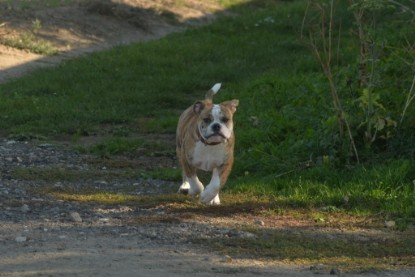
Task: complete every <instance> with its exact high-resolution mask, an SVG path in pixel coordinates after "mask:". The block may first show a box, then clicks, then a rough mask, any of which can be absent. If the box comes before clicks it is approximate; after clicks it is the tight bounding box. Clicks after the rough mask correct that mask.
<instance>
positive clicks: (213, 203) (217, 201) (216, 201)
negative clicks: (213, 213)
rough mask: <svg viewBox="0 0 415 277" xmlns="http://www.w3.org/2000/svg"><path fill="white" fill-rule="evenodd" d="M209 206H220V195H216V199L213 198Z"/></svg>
mask: <svg viewBox="0 0 415 277" xmlns="http://www.w3.org/2000/svg"><path fill="white" fill-rule="evenodd" d="M209 205H220V199H219V194H216V196H215V198H213V199H212V200H211V201H210V202H209Z"/></svg>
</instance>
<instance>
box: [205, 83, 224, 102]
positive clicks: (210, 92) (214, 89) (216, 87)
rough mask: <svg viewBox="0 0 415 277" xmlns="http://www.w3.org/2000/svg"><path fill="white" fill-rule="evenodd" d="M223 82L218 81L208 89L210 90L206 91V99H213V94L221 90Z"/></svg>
mask: <svg viewBox="0 0 415 277" xmlns="http://www.w3.org/2000/svg"><path fill="white" fill-rule="evenodd" d="M221 85H222V84H221V83H217V84H215V85H214V86H213V87H212V88H211V89H210V90H208V92H207V93H206V97H205V98H206V99H209V100H212V98H213V95H215V94H216V93H217V92H218V91H219V90H220V86H221Z"/></svg>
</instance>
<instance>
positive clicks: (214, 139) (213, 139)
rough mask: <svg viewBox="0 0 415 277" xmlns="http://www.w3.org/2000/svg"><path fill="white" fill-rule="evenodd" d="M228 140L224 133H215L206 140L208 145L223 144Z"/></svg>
mask: <svg viewBox="0 0 415 277" xmlns="http://www.w3.org/2000/svg"><path fill="white" fill-rule="evenodd" d="M226 139H227V138H226V137H225V136H224V135H223V134H222V133H213V134H211V135H210V136H208V137H207V138H206V142H207V143H221V142H223V141H225V140H226Z"/></svg>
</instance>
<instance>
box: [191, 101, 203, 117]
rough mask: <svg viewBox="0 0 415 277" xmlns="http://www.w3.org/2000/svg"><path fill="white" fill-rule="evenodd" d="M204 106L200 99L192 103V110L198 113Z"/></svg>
mask: <svg viewBox="0 0 415 277" xmlns="http://www.w3.org/2000/svg"><path fill="white" fill-rule="evenodd" d="M204 108H205V104H203V102H201V101H197V102H196V103H194V104H193V111H194V112H195V113H197V114H199V113H200V112H201V111H202V110H203V109H204Z"/></svg>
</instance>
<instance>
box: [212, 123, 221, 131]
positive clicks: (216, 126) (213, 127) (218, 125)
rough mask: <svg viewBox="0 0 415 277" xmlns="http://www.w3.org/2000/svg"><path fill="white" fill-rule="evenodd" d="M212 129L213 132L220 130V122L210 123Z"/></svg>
mask: <svg viewBox="0 0 415 277" xmlns="http://www.w3.org/2000/svg"><path fill="white" fill-rule="evenodd" d="M212 130H213V132H219V131H220V124H219V123H215V124H213V125H212Z"/></svg>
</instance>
